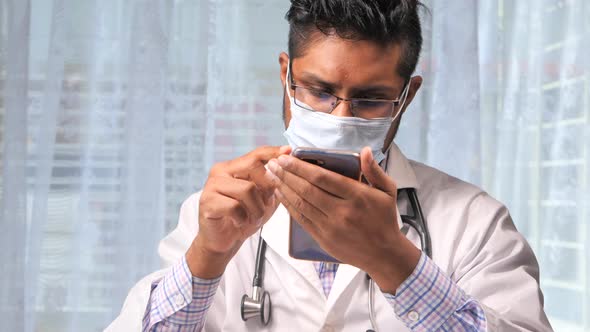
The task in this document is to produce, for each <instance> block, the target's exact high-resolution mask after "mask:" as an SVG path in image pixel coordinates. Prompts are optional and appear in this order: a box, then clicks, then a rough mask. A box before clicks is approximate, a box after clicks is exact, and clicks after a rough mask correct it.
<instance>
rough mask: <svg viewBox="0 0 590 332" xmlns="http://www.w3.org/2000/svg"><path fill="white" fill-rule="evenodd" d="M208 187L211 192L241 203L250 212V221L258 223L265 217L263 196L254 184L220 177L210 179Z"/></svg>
mask: <svg viewBox="0 0 590 332" xmlns="http://www.w3.org/2000/svg"><path fill="white" fill-rule="evenodd" d="M209 182H210V183H209ZM208 187H209V188H208V189H210V190H213V191H215V192H218V193H220V194H222V195H224V196H227V197H230V198H233V199H235V200H237V201H239V202H240V203H241V204H242V205H243V206H244V208H245V209H246V211H247V212H248V219H249V220H250V221H252V222H258V219H260V218H262V216H263V215H264V210H265V201H264V198H263V194H262V192H261V191H260V190H259V189H258V188H257V187H256V185H255V184H254V183H253V182H250V181H246V180H242V179H234V178H227V177H221V176H219V177H215V178H212V179H210V181H208Z"/></svg>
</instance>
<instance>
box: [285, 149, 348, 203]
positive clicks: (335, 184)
mask: <svg viewBox="0 0 590 332" xmlns="http://www.w3.org/2000/svg"><path fill="white" fill-rule="evenodd" d="M277 160H278V163H279V166H281V167H282V168H283V169H285V170H286V171H288V172H291V173H293V174H295V175H297V176H299V177H300V178H303V179H304V180H306V181H308V182H310V183H312V184H313V185H315V186H317V187H319V188H321V189H323V190H325V191H327V192H328V193H330V194H332V195H334V196H337V197H339V198H345V199H346V198H349V197H351V196H352V195H353V194H354V192H355V190H356V188H357V187H356V185H357V184H358V183H359V181H357V180H353V179H350V178H348V177H346V176H343V175H340V174H338V173H335V172H332V171H330V170H327V169H324V168H322V167H320V166H317V165H313V164H311V163H308V162H305V161H303V160H301V159H298V158H296V157H293V156H289V155H281V156H280V157H279V158H277Z"/></svg>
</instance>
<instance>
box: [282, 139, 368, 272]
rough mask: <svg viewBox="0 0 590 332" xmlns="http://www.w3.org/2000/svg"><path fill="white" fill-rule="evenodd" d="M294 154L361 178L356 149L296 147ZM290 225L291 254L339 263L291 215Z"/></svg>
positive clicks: (356, 178)
mask: <svg viewBox="0 0 590 332" xmlns="http://www.w3.org/2000/svg"><path fill="white" fill-rule="evenodd" d="M292 155H293V156H294V157H297V158H299V159H301V160H303V161H306V162H308V163H311V164H314V165H317V166H319V167H322V168H325V169H327V170H330V171H332V172H335V173H338V174H341V175H343V176H346V177H348V178H351V179H353V180H357V181H360V179H361V159H360V154H359V153H358V152H354V151H344V150H326V149H318V148H304V147H300V148H296V149H295V150H294V151H293V152H292ZM289 224H290V226H289V255H290V256H291V257H293V258H296V259H304V260H311V261H324V262H334V263H339V262H338V260H336V259H335V258H334V257H332V256H330V255H329V254H328V253H327V252H325V251H324V250H323V249H322V248H320V246H319V244H317V242H316V241H315V240H314V239H313V238H312V237H311V235H309V233H307V232H306V231H305V230H303V228H301V226H299V223H298V222H297V220H294V219H293V217H291V220H290V223H289Z"/></svg>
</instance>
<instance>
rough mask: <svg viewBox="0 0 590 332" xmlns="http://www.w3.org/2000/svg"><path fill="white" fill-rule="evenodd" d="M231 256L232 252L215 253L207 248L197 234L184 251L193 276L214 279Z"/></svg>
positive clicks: (219, 274)
mask: <svg viewBox="0 0 590 332" xmlns="http://www.w3.org/2000/svg"><path fill="white" fill-rule="evenodd" d="M232 257H233V253H215V252H211V251H209V250H207V249H206V248H205V247H204V246H203V245H202V241H201V239H200V238H199V236H198V235H197V237H196V238H195V240H194V241H193V243H192V244H191V246H190V248H189V249H188V251H187V252H186V263H187V265H188V268H189V270H190V272H191V274H192V275H193V277H197V278H200V279H214V278H218V277H220V276H221V275H222V274H223V272H224V271H225V267H226V266H227V264H228V263H229V261H230V260H231V259H232Z"/></svg>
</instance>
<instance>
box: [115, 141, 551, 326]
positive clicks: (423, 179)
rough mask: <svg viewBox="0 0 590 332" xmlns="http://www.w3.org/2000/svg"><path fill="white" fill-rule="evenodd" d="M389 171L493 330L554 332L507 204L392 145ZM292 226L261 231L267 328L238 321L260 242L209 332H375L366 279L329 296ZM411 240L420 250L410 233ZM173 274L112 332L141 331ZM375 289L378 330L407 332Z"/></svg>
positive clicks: (188, 233)
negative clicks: (412, 193)
mask: <svg viewBox="0 0 590 332" xmlns="http://www.w3.org/2000/svg"><path fill="white" fill-rule="evenodd" d="M387 169H388V174H389V175H390V176H392V178H393V179H394V180H395V181H396V183H397V185H398V187H399V188H404V187H414V188H417V192H418V197H419V200H420V203H421V205H422V210H423V212H424V214H425V217H426V220H427V224H428V227H429V230H430V234H431V238H432V249H433V250H432V253H433V260H434V262H435V263H436V264H437V265H438V266H439V267H440V268H441V269H442V271H444V272H445V273H446V274H447V275H448V276H449V277H450V278H452V280H453V281H454V282H456V284H457V285H458V286H459V287H461V288H462V289H463V290H464V291H465V292H466V293H467V294H469V295H471V296H472V297H473V298H475V299H477V300H478V301H479V303H480V304H481V305H482V307H483V308H484V311H485V315H486V319H487V324H488V331H502V332H505V331H535V332H539V331H551V327H550V325H549V322H548V320H547V317H546V316H545V313H544V311H543V296H542V294H541V291H540V289H539V282H538V279H539V268H538V264H537V261H536V259H535V256H534V254H533V252H532V251H531V248H530V247H529V245H528V244H527V243H526V241H525V239H524V238H523V237H522V236H521V235H520V234H519V233H518V232H517V231H516V229H515V227H514V224H513V222H512V220H511V218H510V216H509V214H508V211H507V209H506V208H505V207H504V206H503V205H502V204H500V203H499V202H497V201H496V200H494V199H493V198H491V197H490V196H488V195H487V194H486V193H485V192H483V191H482V190H480V189H478V188H476V187H475V186H472V185H470V184H467V183H465V182H462V181H460V180H458V179H456V178H453V177H450V176H448V175H446V174H444V173H442V172H440V171H438V170H436V169H433V168H430V167H428V166H425V165H423V164H420V163H417V162H414V161H409V160H407V159H406V158H405V157H404V156H403V155H402V154H401V152H400V151H399V149H398V148H397V147H396V146H392V148H391V150H390V158H389V161H388V167H387ZM198 201H199V194H194V195H192V196H190V197H189V198H188V199H187V200H186V201H185V202H184V204H183V205H182V208H181V211H180V220H179V223H178V226H177V228H176V229H175V230H174V231H173V232H172V233H170V234H169V235H168V236H167V237H166V238H164V239H163V240H162V242H161V243H160V247H159V253H160V257H161V258H162V265H163V266H164V267H165V268H168V267H170V266H171V265H173V264H175V263H177V262H178V261H179V259H180V258H181V257H182V255H183V254H184V253H185V252H186V250H187V249H188V247H189V246H190V244H191V242H192V240H193V238H194V237H195V235H196V234H197V231H198V229H197V227H198V222H197V221H198V211H197V210H198ZM400 205H401V204H400ZM288 225H289V216H288V213H287V211H286V210H285V208H284V207H282V206H280V207H279V209H278V210H277V211H276V213H275V214H274V215H273V216H272V218H271V219H270V220H269V221H268V222H267V224H266V225H265V226H264V229H263V232H262V236H263V237H264V239H265V240H266V242H267V244H268V248H267V251H266V263H265V264H266V265H265V274H264V287H265V289H266V290H267V291H268V292H269V293H270V295H271V300H272V319H271V322H270V324H269V325H268V326H267V327H263V326H262V325H261V323H260V322H259V320H256V319H251V320H249V321H248V322H244V321H242V319H241V315H240V301H241V298H242V295H244V294H248V295H251V288H252V287H251V283H252V276H253V273H254V261H255V257H256V248H257V244H258V239H257V236H256V235H254V236H252V237H251V238H250V239H248V240H247V241H246V242H245V243H244V244H243V246H242V247H241V249H240V250H239V251H238V253H237V254H236V256H235V257H234V258H233V259H232V260H231V262H230V263H229V265H228V266H227V269H226V271H225V273H224V275H223V278H222V281H221V283H220V286H219V289H218V290H217V293H216V295H215V299H214V303H213V305H212V306H211V308H210V309H209V312H208V313H207V318H206V324H205V327H204V331H319V330H321V331H355V332H359V331H366V330H367V329H368V328H370V327H371V325H370V321H369V313H368V283H367V280H366V278H365V273H363V272H362V271H360V270H359V269H357V268H355V267H353V266H350V265H345V264H342V265H340V267H339V268H338V272H337V274H336V278H335V280H334V284H333V286H332V290H331V292H330V294H329V296H328V298H326V297H325V296H324V293H323V291H322V286H321V283H320V280H319V277H318V275H317V273H316V270H315V269H314V266H313V263H311V262H307V261H301V260H296V259H293V258H291V257H290V256H289V254H288ZM408 238H409V239H410V240H412V242H413V243H414V244H416V246H418V247H419V245H420V241H419V238H418V236H417V234H416V233H415V232H414V231H410V232H409V234H408ZM344 245H345V244H344ZM167 272H168V270H167V269H163V270H160V271H157V272H155V273H153V274H150V275H148V276H147V277H145V278H144V279H143V280H141V281H140V282H138V283H137V284H136V285H135V286H134V287H133V288H132V289H131V291H130V293H129V295H128V297H127V299H126V301H125V304H124V305H123V308H122V310H121V313H120V316H119V317H117V319H116V320H115V321H114V322H113V323H112V324H111V325H110V326H109V327H108V328H107V331H140V330H141V322H142V317H143V315H144V312H145V308H146V304H147V302H148V300H149V296H150V289H151V284H152V283H153V282H154V281H156V280H158V279H159V278H161V277H162V276H163V275H164V274H165V273H167ZM375 289H376V292H375V311H376V320H377V331H409V329H407V328H406V327H405V325H404V324H403V323H402V322H401V321H399V320H398V318H397V317H396V315H395V313H394V310H393V309H392V307H391V306H390V304H389V303H388V302H387V301H386V299H385V297H384V296H383V295H382V293H381V292H380V291H379V289H378V287H376V288H375Z"/></svg>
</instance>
